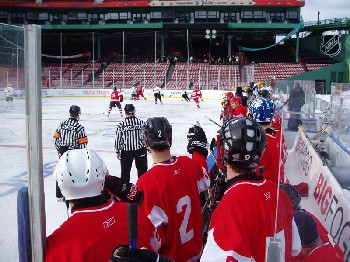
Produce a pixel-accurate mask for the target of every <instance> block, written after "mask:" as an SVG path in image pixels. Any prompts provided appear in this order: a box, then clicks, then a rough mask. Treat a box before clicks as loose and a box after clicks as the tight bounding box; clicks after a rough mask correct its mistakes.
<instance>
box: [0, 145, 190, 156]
mask: <svg viewBox="0 0 350 262" xmlns="http://www.w3.org/2000/svg"><path fill="white" fill-rule="evenodd" d="M0 147H11V148H27V146H24V145H0ZM43 149H45V150H52V151H56V148H53V147H43ZM92 149H93V148H92ZM93 150H94V151H96V152H100V153H115V151H114V150H105V149H93ZM171 155H173V156H181V155H186V154H171Z"/></svg>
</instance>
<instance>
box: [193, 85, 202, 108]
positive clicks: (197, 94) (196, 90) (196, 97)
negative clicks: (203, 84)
mask: <svg viewBox="0 0 350 262" xmlns="http://www.w3.org/2000/svg"><path fill="white" fill-rule="evenodd" d="M190 99H193V101H194V102H195V103H196V105H197V108H200V106H199V99H201V100H202V102H203V97H202V92H201V90H200V89H199V88H198V87H195V88H194V89H193V91H192V93H191V96H190Z"/></svg>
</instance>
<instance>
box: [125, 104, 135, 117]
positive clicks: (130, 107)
mask: <svg viewBox="0 0 350 262" xmlns="http://www.w3.org/2000/svg"><path fill="white" fill-rule="evenodd" d="M124 111H125V114H127V115H132V114H134V113H135V107H134V105H133V104H126V105H125V107H124Z"/></svg>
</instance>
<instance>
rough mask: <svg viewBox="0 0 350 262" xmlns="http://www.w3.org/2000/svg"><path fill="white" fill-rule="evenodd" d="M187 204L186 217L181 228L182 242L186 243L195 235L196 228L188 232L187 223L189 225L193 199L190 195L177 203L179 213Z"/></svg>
mask: <svg viewBox="0 0 350 262" xmlns="http://www.w3.org/2000/svg"><path fill="white" fill-rule="evenodd" d="M184 206H185V215H184V219H183V220H182V223H181V226H180V228H179V233H180V238H181V243H182V244H184V243H186V242H188V241H190V240H191V239H192V238H193V236H194V230H193V228H192V229H190V230H189V231H188V232H187V231H186V229H187V225H188V219H189V217H190V214H191V210H192V206H191V199H190V197H189V196H188V195H186V196H184V197H182V198H180V199H179V201H178V202H177V205H176V210H177V213H178V214H179V213H181V212H183V207H184Z"/></svg>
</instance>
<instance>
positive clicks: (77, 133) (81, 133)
mask: <svg viewBox="0 0 350 262" xmlns="http://www.w3.org/2000/svg"><path fill="white" fill-rule="evenodd" d="M53 139H54V144H55V147H56V149H57V151H60V148H61V147H67V149H80V148H85V147H86V145H87V143H88V138H87V136H86V133H85V128H84V127H83V126H82V125H81V124H79V121H78V120H77V119H75V118H69V119H67V120H65V121H63V122H61V124H60V125H59V126H58V128H57V129H56V131H55V133H54V138H53Z"/></svg>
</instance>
